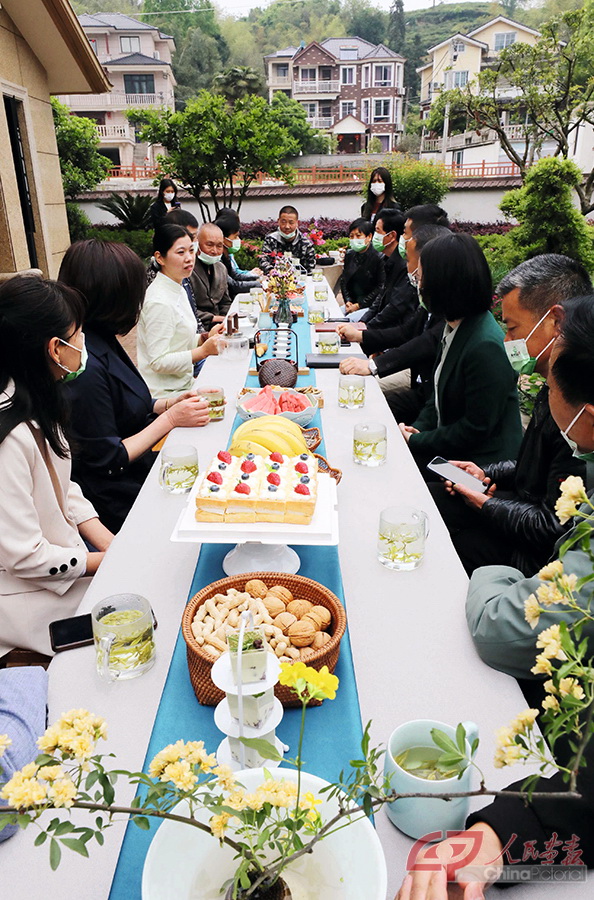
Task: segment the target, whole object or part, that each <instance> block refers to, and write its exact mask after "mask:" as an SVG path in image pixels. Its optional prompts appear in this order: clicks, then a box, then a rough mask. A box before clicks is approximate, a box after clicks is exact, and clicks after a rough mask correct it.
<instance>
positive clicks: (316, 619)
mask: <svg viewBox="0 0 594 900" xmlns="http://www.w3.org/2000/svg"><path fill="white" fill-rule="evenodd" d="M301 621H302V622H311V624H312V625H313V626H314V628H315V630H316V631H321V630H322V619H321V616H319V615H318V614H317V613H316V612H314V611H313V609H310V611H309V612H308V613H306V614H305V615H304V616H303V618H302V619H301Z"/></svg>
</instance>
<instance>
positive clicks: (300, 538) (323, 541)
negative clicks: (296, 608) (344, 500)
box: [171, 473, 338, 575]
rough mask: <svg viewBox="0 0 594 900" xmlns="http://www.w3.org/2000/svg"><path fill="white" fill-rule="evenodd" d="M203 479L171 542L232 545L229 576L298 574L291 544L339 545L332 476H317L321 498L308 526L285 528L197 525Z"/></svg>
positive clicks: (243, 524) (225, 564)
mask: <svg viewBox="0 0 594 900" xmlns="http://www.w3.org/2000/svg"><path fill="white" fill-rule="evenodd" d="M199 485H200V479H199V480H198V481H197V482H196V484H195V485H194V487H193V488H192V490H191V491H190V493H189V494H188V502H187V505H186V507H185V509H184V510H183V512H182V513H181V515H180V517H179V519H178V521H177V524H176V526H175V528H174V530H173V534H172V535H171V540H172V541H189V542H196V543H203V544H231V543H236V545H237V546H236V547H234V549H233V550H230V551H229V553H227V555H226V556H225V559H224V561H223V570H224V571H225V573H226V574H227V575H239V574H241V573H243V572H287V573H289V574H291V575H294V574H295V573H296V572H298V571H299V567H300V566H301V560H300V559H299V554H298V553H296V552H295V550H293V548H292V547H291V546H289V545H290V544H306V545H309V546H328V545H335V544H338V510H337V493H336V482H335V481H334V479H333V478H331V476H330V475H327V474H326V473H320V475H319V476H318V499H317V502H316V509H315V512H314V515H313V518H312V520H311V522H310V524H309V525H285V524H275V523H272V522H255V523H250V522H241V523H239V522H237V523H234V522H221V523H218V522H197V521H196V519H195V509H196V492H197V490H198V487H199Z"/></svg>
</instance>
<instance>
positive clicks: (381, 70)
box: [373, 66, 392, 87]
mask: <svg viewBox="0 0 594 900" xmlns="http://www.w3.org/2000/svg"><path fill="white" fill-rule="evenodd" d="M373 86H374V87H392V66H374V67H373Z"/></svg>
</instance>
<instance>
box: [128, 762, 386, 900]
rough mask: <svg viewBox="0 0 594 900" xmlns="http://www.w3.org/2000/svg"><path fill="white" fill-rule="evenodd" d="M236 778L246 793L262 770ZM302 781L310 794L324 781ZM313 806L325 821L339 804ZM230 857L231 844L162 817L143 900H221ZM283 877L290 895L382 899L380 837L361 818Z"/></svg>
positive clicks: (305, 899)
mask: <svg viewBox="0 0 594 900" xmlns="http://www.w3.org/2000/svg"><path fill="white" fill-rule="evenodd" d="M281 774H282V776H283V777H284V778H286V779H290V780H291V781H296V779H297V773H296V771H294V770H293V769H284V768H283V769H280V770H278V772H277V774H276V777H280V775H281ZM337 775H338V772H337ZM237 779H238V781H240V782H241V783H242V784H243V785H244V787H245V788H246V790H248V791H250V792H251V791H254V790H255V789H256V788H257V787H258V785H259V784H261V783H262V781H263V780H264V779H263V773H262V770H261V769H247V770H245V771H243V772H240V773H238V775H237ZM301 782H302V790H303V792H307V791H311V792H312V793H313V794H315V795H318V794H319V791H320V789H321V788H322V787H324V786H325V785H326V782H325V781H323V780H322V779H321V778H317V777H316V776H315V775H309V774H308V773H307V772H303V773H302V776H301ZM322 796H324V795H322ZM185 809H187V807H186V805H185V803H180V804H178V806H176V807H175V812H176V813H179V814H183V813H184V812H185ZM318 809H319V810H320V811H321V813H322V816H323V818H324V819H325V820H328V819H329V818H330V817H331V816H332V815H334V814H335V812H336V811H337V809H338V804H337V802H336V800H331V801H328V800H323V802H322V805H321V806H320V807H318ZM198 817H199V818H200V820H201V821H203V822H205V823H206V822H208V819H209V818H210V816H209V814H207V813H204V812H201V813H200V814H199V816H198ZM233 856H234V851H233V850H232V849H231V848H229V847H227V846H223V847H221V846H220V845H219V842H218V841H217V840H215V839H214V838H213V837H212V836H211V835H210V834H207V833H206V832H203V831H199V830H198V829H197V828H192V827H190V826H188V825H184V824H182V823H180V822H171V821H164V822H163V823H162V824H161V825H160V827H159V829H158V830H157V833H156V834H155V837H154V838H153V841H152V843H151V846H150V848H149V851H148V853H147V856H146V860H145V864H144V870H143V874H142V900H221V897H222V896H223V895H222V894H220V893H219V891H220V887H221V885H222V883H223V882H224V881H226V880H227V879H228V878H230V877H231V876H232V874H233V871H234V869H235V866H236V862H235V861H234V860H233ZM285 878H286V880H287V882H288V884H289V886H290V888H291V891H292V893H293V900H385V898H386V892H387V886H388V880H387V872H386V861H385V859H384V854H383V851H382V848H381V844H380V841H379V838H378V836H377V834H376V832H375V829H374V828H373V825H372V824H371V823H370V822H369V820H368V819H365V818H362V819H360V820H358V821H357V822H354V823H353V824H352V825H350V826H349V827H348V828H342V829H341V830H340V831H338V832H336V833H335V834H333V835H331V836H330V837H328V838H326V839H325V840H323V841H321V842H320V843H319V844H318V845H317V846H316V847H315V849H314V851H313V853H312V854H311V855H306V856H304V857H301V859H299V860H297V862H296V863H295V864H294V865H293V866H291V867H289V868H288V869H287V870H286V874H285Z"/></svg>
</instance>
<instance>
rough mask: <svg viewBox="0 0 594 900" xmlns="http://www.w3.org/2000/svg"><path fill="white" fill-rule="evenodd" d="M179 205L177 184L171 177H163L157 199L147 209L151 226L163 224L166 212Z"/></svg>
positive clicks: (156, 226)
mask: <svg viewBox="0 0 594 900" xmlns="http://www.w3.org/2000/svg"><path fill="white" fill-rule="evenodd" d="M180 206H181V203H180V202H179V201H178V199H177V186H176V185H175V184H174V182H173V181H172V180H171V178H163V179H162V181H161V184H160V185H159V192H158V194H157V199H156V200H155V202H154V203H153V205H152V206H151V208H150V210H149V213H150V217H151V222H152V223H153V228H159V226H160V225H164V224H165V219H166V216H167V213H168V212H171V210H172V209H179V207H180Z"/></svg>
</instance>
